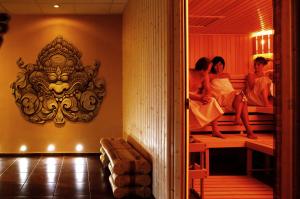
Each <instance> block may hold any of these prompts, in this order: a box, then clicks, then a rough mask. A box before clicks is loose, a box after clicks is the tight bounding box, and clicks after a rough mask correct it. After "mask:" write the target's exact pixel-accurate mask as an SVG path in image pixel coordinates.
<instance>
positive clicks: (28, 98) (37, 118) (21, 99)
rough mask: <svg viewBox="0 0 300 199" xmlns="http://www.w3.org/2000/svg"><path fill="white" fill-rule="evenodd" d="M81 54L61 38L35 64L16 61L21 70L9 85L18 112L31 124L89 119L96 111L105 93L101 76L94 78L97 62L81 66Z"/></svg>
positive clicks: (45, 48)
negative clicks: (18, 109)
mask: <svg viewBox="0 0 300 199" xmlns="http://www.w3.org/2000/svg"><path fill="white" fill-rule="evenodd" d="M80 58H81V53H80V52H79V50H78V49H77V48H76V47H74V46H73V45H72V44H71V43H69V42H67V41H66V40H64V39H63V38H62V37H60V36H59V37H57V38H55V39H54V40H53V41H52V42H51V43H49V44H48V45H46V47H44V48H43V49H42V51H41V52H40V53H39V55H38V57H37V61H36V64H24V62H23V61H22V58H19V60H18V61H17V64H18V66H19V67H20V68H21V70H22V71H21V73H20V74H19V75H18V77H17V80H16V81H15V82H14V83H13V84H12V85H11V88H12V93H13V95H14V97H15V100H16V103H17V105H18V106H19V108H20V110H21V112H22V113H23V115H24V116H25V118H26V119H27V120H29V121H30V122H33V123H45V122H46V121H49V120H54V122H55V124H57V125H63V124H64V123H65V120H66V119H67V120H70V121H72V122H88V121H91V120H92V119H93V118H94V117H95V116H96V114H97V112H98V110H99V108H100V106H101V103H102V101H103V98H104V95H105V84H104V80H103V79H99V78H97V74H98V71H99V67H100V63H99V62H98V61H96V62H95V64H94V65H93V66H83V65H82V63H81V60H80Z"/></svg>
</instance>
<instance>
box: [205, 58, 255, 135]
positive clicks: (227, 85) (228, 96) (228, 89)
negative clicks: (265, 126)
mask: <svg viewBox="0 0 300 199" xmlns="http://www.w3.org/2000/svg"><path fill="white" fill-rule="evenodd" d="M212 63H213V65H212V68H211V71H210V81H211V93H212V95H213V96H214V97H215V98H216V99H217V101H218V103H219V104H220V105H221V107H222V108H223V109H224V111H225V112H231V111H235V122H236V123H237V124H241V119H242V122H243V124H244V126H245V128H246V130H247V137H248V138H250V139H257V136H256V135H255V134H254V133H253V130H252V128H251V126H250V124H249V116H248V106H247V98H246V96H245V94H244V93H243V91H239V90H235V89H234V88H233V86H232V84H231V82H230V75H229V74H228V73H225V72H223V71H224V67H225V61H224V59H223V58H222V57H220V56H216V57H214V58H213V59H212Z"/></svg>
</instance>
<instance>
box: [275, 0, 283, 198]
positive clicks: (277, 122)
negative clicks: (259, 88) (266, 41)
mask: <svg viewBox="0 0 300 199" xmlns="http://www.w3.org/2000/svg"><path fill="white" fill-rule="evenodd" d="M273 24H274V30H275V34H274V40H273V42H274V43H273V46H274V71H275V72H274V83H275V85H276V89H275V92H276V94H275V95H276V98H275V101H274V110H275V125H276V132H275V157H276V165H275V167H276V183H275V189H274V199H279V198H280V196H281V164H280V163H281V140H282V137H281V129H282V124H281V121H282V118H281V110H282V109H281V101H282V98H281V93H282V92H281V74H282V73H281V0H273Z"/></svg>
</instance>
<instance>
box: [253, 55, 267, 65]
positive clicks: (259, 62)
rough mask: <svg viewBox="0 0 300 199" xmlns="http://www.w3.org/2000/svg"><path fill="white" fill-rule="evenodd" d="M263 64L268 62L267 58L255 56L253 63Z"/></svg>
mask: <svg viewBox="0 0 300 199" xmlns="http://www.w3.org/2000/svg"><path fill="white" fill-rule="evenodd" d="M256 63H257V64H263V65H267V64H268V60H267V59H266V58H264V57H256V58H255V59H254V64H256Z"/></svg>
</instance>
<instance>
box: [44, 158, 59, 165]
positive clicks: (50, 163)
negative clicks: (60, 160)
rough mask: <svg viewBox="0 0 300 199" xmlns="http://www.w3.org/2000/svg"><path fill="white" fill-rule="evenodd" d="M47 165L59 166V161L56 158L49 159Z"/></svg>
mask: <svg viewBox="0 0 300 199" xmlns="http://www.w3.org/2000/svg"><path fill="white" fill-rule="evenodd" d="M46 163H47V165H53V164H57V160H56V159H55V158H47V160H46Z"/></svg>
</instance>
